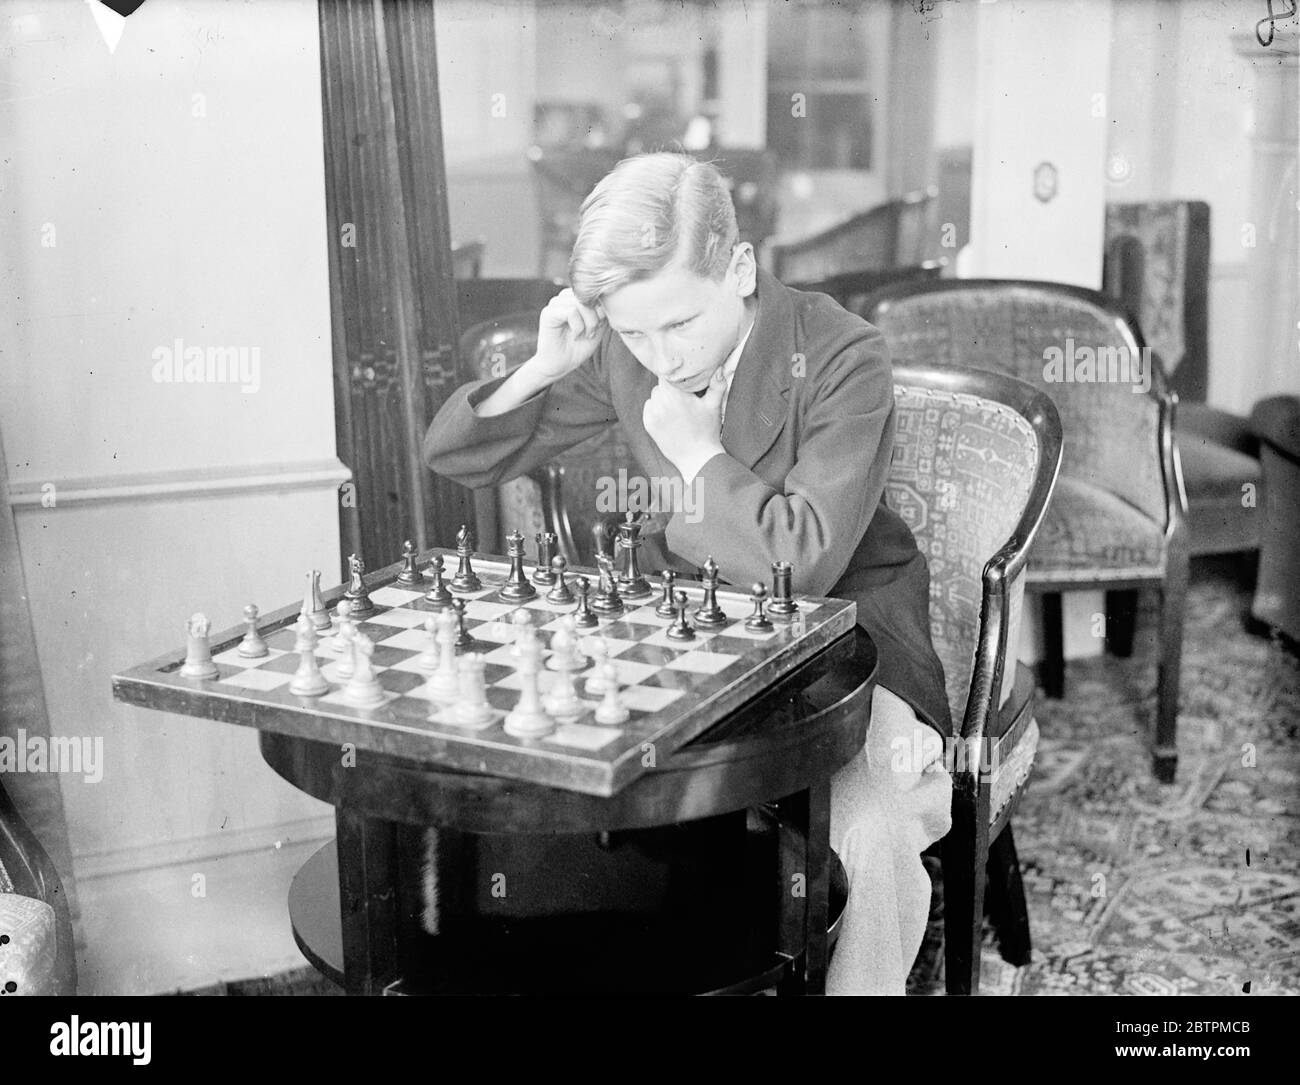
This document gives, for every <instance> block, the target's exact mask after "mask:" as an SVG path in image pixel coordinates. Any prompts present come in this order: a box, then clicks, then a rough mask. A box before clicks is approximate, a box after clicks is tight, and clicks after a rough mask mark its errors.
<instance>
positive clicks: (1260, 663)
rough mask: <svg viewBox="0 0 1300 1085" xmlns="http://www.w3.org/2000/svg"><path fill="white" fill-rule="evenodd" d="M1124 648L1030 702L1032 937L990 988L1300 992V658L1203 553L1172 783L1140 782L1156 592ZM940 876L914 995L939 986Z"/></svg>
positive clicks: (1023, 838) (1026, 851)
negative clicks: (1034, 723)
mask: <svg viewBox="0 0 1300 1085" xmlns="http://www.w3.org/2000/svg"><path fill="white" fill-rule="evenodd" d="M1145 602H1146V605H1147V609H1144V610H1143V611H1142V613H1141V614H1140V617H1139V621H1140V623H1141V624H1140V628H1139V639H1138V641H1137V643H1136V644H1135V647H1134V654H1133V657H1132V658H1130V659H1127V660H1119V659H1114V658H1110V657H1103V658H1098V659H1090V660H1085V661H1077V662H1072V663H1071V664H1070V666H1069V671H1068V674H1067V679H1066V681H1067V685H1066V698H1065V699H1064V700H1062V701H1048V700H1040V702H1039V709H1038V712H1037V715H1038V720H1039V724H1040V726H1041V729H1042V739H1041V743H1040V746H1039V750H1038V760H1037V762H1036V764H1035V768H1034V776H1033V778H1032V781H1031V784H1030V787H1029V790H1028V793H1027V794H1026V796H1025V800H1024V802H1023V803H1022V805H1021V807H1020V809H1019V811H1018V812H1017V814H1016V817H1015V820H1014V822H1013V825H1014V831H1015V836H1016V845H1017V849H1018V851H1019V854H1020V860H1021V866H1022V868H1023V872H1024V880H1025V894H1026V897H1027V900H1028V905H1029V915H1030V923H1031V930H1032V934H1033V941H1034V959H1033V963H1031V964H1030V965H1029V966H1028V967H1025V968H1021V969H1016V968H1012V967H1011V966H1009V965H1007V964H1005V963H1004V962H1003V961H1002V959H1001V958H1000V957H999V956H998V954H997V951H996V949H995V948H993V939H992V935H991V932H986V936H987V944H986V948H985V952H984V954H983V962H982V970H981V990H982V992H984V993H989V994H1240V993H1251V994H1300V847H1297V845H1300V803H1297V799H1298V798H1300V733H1298V732H1300V664H1297V661H1296V658H1295V656H1294V655H1292V654H1290V653H1289V652H1288V651H1286V650H1285V649H1284V648H1283V647H1282V646H1281V645H1280V644H1278V643H1275V642H1270V641H1269V640H1266V639H1262V638H1259V637H1253V636H1250V635H1249V634H1247V633H1246V632H1245V631H1244V629H1243V626H1242V617H1243V615H1244V614H1245V612H1246V610H1247V607H1248V605H1249V594H1248V592H1247V591H1246V590H1244V589H1243V587H1242V585H1241V584H1240V583H1239V582H1238V580H1237V578H1236V573H1235V570H1234V569H1233V567H1232V566H1231V565H1229V564H1227V563H1223V562H1217V563H1198V564H1196V565H1194V566H1193V583H1192V587H1191V597H1190V601H1189V606H1188V616H1187V624H1186V629H1185V640H1184V649H1183V673H1182V704H1181V713H1180V717H1179V727H1178V746H1179V765H1178V780H1177V783H1175V784H1174V785H1172V786H1170V787H1162V786H1161V785H1159V784H1157V783H1155V782H1154V781H1153V780H1152V778H1151V773H1150V764H1149V760H1148V758H1147V755H1146V753H1145V751H1144V747H1143V744H1142V739H1141V735H1142V723H1143V722H1144V721H1145V720H1146V719H1148V718H1149V716H1150V713H1151V711H1152V710H1153V707H1154V699H1155V698H1154V691H1155V664H1154V658H1155V655H1154V650H1155V641H1154V633H1153V626H1154V613H1153V612H1152V611H1151V610H1150V609H1149V607H1150V605H1151V603H1152V602H1153V600H1146V601H1145ZM941 923H942V886H941V885H937V886H936V900H935V907H934V908H933V909H932V913H931V924H930V930H929V932H928V934H927V938H926V943H925V945H924V947H923V949H922V953H921V956H920V959H919V960H918V962H917V966H916V968H915V969H914V971H913V974H912V977H911V980H910V982H909V989H910V990H911V991H912V992H913V993H917V994H931V993H942V990H943V979H942V952H943V950H942V933H941Z"/></svg>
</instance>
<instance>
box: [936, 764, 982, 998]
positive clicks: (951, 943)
mask: <svg viewBox="0 0 1300 1085" xmlns="http://www.w3.org/2000/svg"><path fill="white" fill-rule="evenodd" d="M954 783H956V781H954ZM977 809H978V805H977V804H976V803H973V802H970V801H954V802H953V804H952V828H951V829H949V830H948V835H947V836H945V837H944V838H943V942H944V948H943V960H944V986H945V988H946V989H947V992H948V994H950V995H976V994H979V988H980V942H981V941H982V939H983V934H984V880H985V862H986V856H985V855H982V854H980V851H981V848H980V840H979V834H978V831H977V830H978V823H977V816H976V811H977ZM985 831H986V832H987V829H986V830H985Z"/></svg>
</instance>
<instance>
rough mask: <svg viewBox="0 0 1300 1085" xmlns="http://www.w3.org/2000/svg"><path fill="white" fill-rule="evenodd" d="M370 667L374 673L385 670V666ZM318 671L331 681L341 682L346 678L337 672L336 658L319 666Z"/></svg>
mask: <svg viewBox="0 0 1300 1085" xmlns="http://www.w3.org/2000/svg"><path fill="white" fill-rule="evenodd" d="M371 669H372V670H374V671H375V673H377V674H378V673H380V672H382V671H385V670H387V668H386V667H378V666H375V667H372V668H371ZM320 672H321V674H323V675H324V676H325V677H326V678H327V679H328V680H329V681H330V682H333V683H335V684H342V683H344V682H346V681H347V678H344V677H343V675H341V674H339V665H338V661H337V660H335V661H334V662H332V663H326V664H325V665H324V666H323V667H321V669H320Z"/></svg>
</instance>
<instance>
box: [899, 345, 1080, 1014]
mask: <svg viewBox="0 0 1300 1085" xmlns="http://www.w3.org/2000/svg"><path fill="white" fill-rule="evenodd" d="M894 405H895V412H896V431H895V438H894V458H893V463H892V465H891V467H890V471H889V477H888V479H887V480H886V483H885V495H886V501H887V502H888V503H889V505H890V507H891V508H893V509H894V510H895V511H896V512H897V513H898V514H899V515H900V516H901V517H902V518H903V519H904V520H905V521H906V522H907V524H908V526H909V527H910V528H911V529H912V534H913V535H914V536H915V538H916V542H917V546H919V547H920V549H921V552H922V553H923V554H925V556H926V560H927V561H928V563H929V566H930V633H931V637H932V639H933V641H934V646H935V651H936V652H937V653H938V655H939V658H940V659H941V660H942V662H943V668H944V677H945V680H946V682H947V687H948V700H949V703H950V707H951V709H952V718H953V725H954V731H955V740H954V742H953V743H952V744H951V747H950V749H951V752H952V756H951V757H950V759H949V761H948V768H949V771H950V772H951V773H952V778H953V796H952V828H951V829H950V830H949V832H948V835H947V836H945V837H944V839H943V840H942V841H941V842H940V843H939V845H938V846H937V849H935V850H937V851H938V853H939V856H940V858H941V861H942V865H943V885H944V936H945V944H944V957H945V976H946V986H947V990H948V993H949V994H974V993H976V992H978V990H979V968H980V942H981V940H982V936H983V917H984V905H985V896H986V893H985V889H986V886H987V889H988V893H987V896H988V904H989V911H990V913H991V916H992V919H993V922H994V927H995V929H996V930H997V932H998V937H999V943H1000V949H1001V953H1002V956H1003V957H1004V958H1005V959H1006V960H1007V961H1008V962H1010V963H1012V964H1015V965H1024V964H1027V963H1028V962H1029V955H1030V939H1029V916H1028V911H1027V909H1026V907H1025V897H1024V889H1023V886H1022V885H1021V880H1020V867H1019V864H1018V862H1017V858H1016V850H1015V841H1014V838H1013V836H1012V831H1011V816H1012V814H1013V813H1014V812H1015V809H1016V806H1017V805H1018V804H1019V801H1020V796H1021V794H1022V793H1023V792H1024V790H1025V787H1026V784H1027V783H1028V779H1029V773H1030V770H1031V768H1032V766H1033V760H1034V753H1035V750H1036V748H1037V745H1038V724H1037V723H1036V722H1035V720H1034V716H1033V692H1034V684H1033V681H1032V678H1031V677H1030V675H1029V672H1028V669H1027V668H1025V667H1020V666H1018V665H1017V664H1016V662H1015V650H1016V644H1017V640H1018V633H1019V627H1020V611H1021V603H1022V599H1023V597H1024V589H1025V580H1026V573H1025V561H1026V556H1027V555H1028V553H1029V548H1030V544H1031V543H1032V542H1033V540H1034V536H1035V533H1036V532H1037V531H1038V527H1039V524H1040V523H1041V522H1042V520H1043V516H1044V513H1045V510H1046V509H1047V507H1048V501H1049V498H1050V496H1051V493H1052V488H1053V486H1054V485H1055V482H1056V477H1057V472H1058V470H1059V468H1060V463H1061V421H1060V417H1059V416H1058V414H1057V412H1056V408H1055V406H1054V405H1053V404H1052V402H1051V400H1050V399H1048V397H1047V396H1046V395H1044V394H1043V393H1042V392H1039V391H1036V390H1035V389H1034V388H1032V387H1031V386H1030V385H1028V384H1026V383H1025V382H1023V381H1019V380H1015V379H1012V378H1010V377H1006V376H1002V375H999V374H996V373H987V372H980V371H976V370H956V369H943V368H934V367H926V368H921V367H912V366H902V365H896V366H895V367H894Z"/></svg>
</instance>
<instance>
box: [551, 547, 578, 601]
mask: <svg viewBox="0 0 1300 1085" xmlns="http://www.w3.org/2000/svg"><path fill="white" fill-rule="evenodd" d="M568 567H569V563H568V562H567V561H566V560H565V559H564V555H563V554H556V555H555V557H553V558H551V574H552V575H553V576H554V577H555V586H554V587H553V588H552V589H551V590H550V591H548V592H547V593H546V601H547V602H548V603H554V604H555V605H556V606H560V607H565V606H568V605H569V604H570V603H572V602H573V592H571V591H570V590H569V584H568V582H567V581H566V580H565V579H564V570H565V569H567V568H568Z"/></svg>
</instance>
